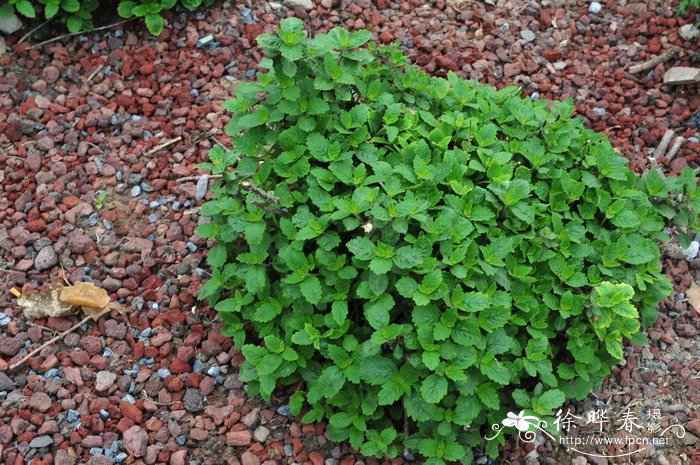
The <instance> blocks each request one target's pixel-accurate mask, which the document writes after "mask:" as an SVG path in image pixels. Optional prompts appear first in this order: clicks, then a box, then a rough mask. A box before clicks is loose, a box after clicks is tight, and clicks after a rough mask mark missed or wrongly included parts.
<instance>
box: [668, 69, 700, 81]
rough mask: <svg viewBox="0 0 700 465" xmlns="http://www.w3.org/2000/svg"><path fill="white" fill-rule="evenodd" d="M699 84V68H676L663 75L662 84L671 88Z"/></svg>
mask: <svg viewBox="0 0 700 465" xmlns="http://www.w3.org/2000/svg"><path fill="white" fill-rule="evenodd" d="M696 82H700V68H688V67H685V66H676V67H674V68H671V69H669V70H668V71H666V74H664V84H668V85H671V86H674V85H681V84H695V83H696Z"/></svg>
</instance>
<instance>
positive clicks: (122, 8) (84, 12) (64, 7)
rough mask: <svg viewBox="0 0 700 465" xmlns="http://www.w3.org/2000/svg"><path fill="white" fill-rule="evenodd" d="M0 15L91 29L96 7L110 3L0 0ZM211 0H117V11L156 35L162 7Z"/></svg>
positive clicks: (193, 5) (191, 7)
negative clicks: (57, 20) (138, 21)
mask: <svg viewBox="0 0 700 465" xmlns="http://www.w3.org/2000/svg"><path fill="white" fill-rule="evenodd" d="M0 1H1V3H2V4H0V17H4V18H7V17H9V16H11V15H12V14H13V13H15V12H17V13H19V14H20V15H22V16H25V17H27V18H36V17H37V16H39V17H44V18H46V19H51V18H54V17H56V18H59V19H60V20H61V21H62V22H65V24H66V27H67V28H68V30H69V31H70V32H78V31H90V30H91V29H92V28H93V24H92V15H93V12H94V11H95V10H97V9H98V8H110V7H112V6H113V5H114V2H100V0H0ZM213 3H214V0H119V2H118V3H117V12H118V13H119V16H121V17H122V18H132V17H134V16H135V17H139V18H143V20H144V22H145V23H146V27H147V28H148V30H149V32H150V33H151V34H154V35H159V34H160V33H161V32H163V17H162V16H161V13H162V12H163V11H164V10H170V9H172V8H175V6H176V5H178V4H179V5H181V6H182V7H184V8H186V9H187V10H189V11H194V10H195V9H197V8H198V7H199V6H200V5H206V6H210V5H211V4H213Z"/></svg>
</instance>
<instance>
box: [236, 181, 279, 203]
mask: <svg viewBox="0 0 700 465" xmlns="http://www.w3.org/2000/svg"><path fill="white" fill-rule="evenodd" d="M241 187H242V188H243V189H245V190H247V191H250V192H252V193H254V194H255V195H257V196H258V197H261V198H263V199H265V200H267V201H268V202H279V200H280V198H279V197H277V196H276V195H274V194H269V193H267V192H265V191H264V190H262V189H260V188H259V187H257V186H256V185H254V184H252V183H251V182H250V181H243V182H242V183H241Z"/></svg>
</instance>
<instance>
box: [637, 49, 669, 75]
mask: <svg viewBox="0 0 700 465" xmlns="http://www.w3.org/2000/svg"><path fill="white" fill-rule="evenodd" d="M680 51H681V49H680V48H678V47H673V48H671V49H670V50H668V51H667V52H664V53H662V54H661V55H659V56H657V57H654V58H652V59H651V60H648V61H645V62H644V63H640V64H638V65H634V66H631V67H630V70H629V71H630V73H631V74H637V73H641V72H642V71H647V70H650V69H651V68H653V67H654V66H656V65H658V64H659V63H664V62H666V61H668V60H670V59H671V58H675V57H676V56H678V54H679V53H680Z"/></svg>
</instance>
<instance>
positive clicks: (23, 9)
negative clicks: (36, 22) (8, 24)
mask: <svg viewBox="0 0 700 465" xmlns="http://www.w3.org/2000/svg"><path fill="white" fill-rule="evenodd" d="M15 9H16V10H17V12H18V13H19V14H21V15H22V16H26V17H27V18H36V11H34V7H33V6H32V4H31V3H30V2H29V0H19V1H18V2H17V3H15Z"/></svg>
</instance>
